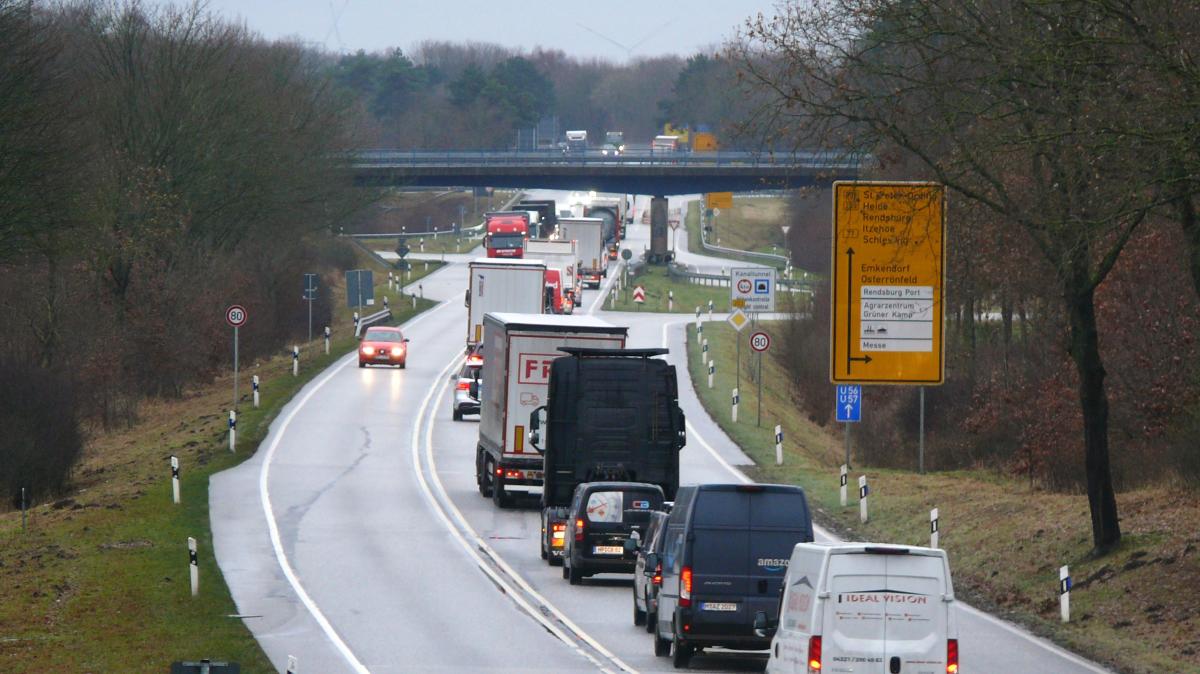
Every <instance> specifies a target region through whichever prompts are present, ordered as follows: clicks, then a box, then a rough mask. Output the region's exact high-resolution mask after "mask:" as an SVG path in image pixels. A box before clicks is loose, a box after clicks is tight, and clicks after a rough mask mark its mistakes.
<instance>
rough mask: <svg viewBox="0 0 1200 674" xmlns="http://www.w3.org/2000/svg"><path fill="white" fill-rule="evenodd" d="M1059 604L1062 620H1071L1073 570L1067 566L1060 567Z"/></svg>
mask: <svg viewBox="0 0 1200 674" xmlns="http://www.w3.org/2000/svg"><path fill="white" fill-rule="evenodd" d="M1058 606H1059V608H1061V609H1062V621H1063V622H1065V623H1066V622H1071V572H1070V570H1069V569H1068V568H1067V567H1066V566H1060V567H1059V568H1058Z"/></svg>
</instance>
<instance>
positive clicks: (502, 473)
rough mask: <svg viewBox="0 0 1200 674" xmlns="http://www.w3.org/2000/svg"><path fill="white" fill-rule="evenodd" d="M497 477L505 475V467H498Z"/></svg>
mask: <svg viewBox="0 0 1200 674" xmlns="http://www.w3.org/2000/svg"><path fill="white" fill-rule="evenodd" d="M496 477H504V469H503V468H497V469H496Z"/></svg>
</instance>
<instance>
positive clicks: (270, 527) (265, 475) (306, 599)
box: [258, 302, 450, 674]
mask: <svg viewBox="0 0 1200 674" xmlns="http://www.w3.org/2000/svg"><path fill="white" fill-rule="evenodd" d="M449 304H450V303H449V302H443V303H442V304H440V305H438V306H436V307H433V308H432V309H430V310H428V311H426V312H424V313H422V314H421V315H420V316H417V317H416V318H414V319H412V320H410V321H408V322H407V323H404V327H406V328H410V327H412V326H413V325H416V324H417V323H419V322H421V321H422V320H423V319H425V318H426V317H427V316H429V315H430V314H432V313H433V312H435V311H437V310H438V309H441V308H442V307H445V306H448V305H449ZM356 358H358V354H357V353H356V352H352V353H348V354H346V355H345V356H342V358H341V359H340V361H337V362H335V363H334V364H333V365H332V366H330V368H329V369H328V370H326V372H325V374H323V375H321V378H320V379H318V380H317V381H316V382H315V383H313V384H310V388H309V390H308V392H306V393H305V394H304V396H303V397H302V398H300V402H298V403H296V404H295V405H294V406H293V407H292V411H291V412H288V415H287V416H286V417H284V419H283V421H282V422H280V424H279V428H278V429H277V431H276V432H275V435H274V437H273V438H272V439H271V444H270V445H268V446H267V452H266V454H264V455H263V463H262V469H261V470H260V471H259V474H258V499H259V501H260V502H261V503H262V509H263V515H264V516H265V517H266V518H267V531H268V532H269V533H270V535H271V547H272V548H274V549H275V561H276V562H278V563H279V568H280V570H282V571H283V576H284V577H285V578H287V581H288V584H289V585H291V586H292V591H294V592H295V593H296V596H297V597H299V598H300V602H301V603H303V604H304V608H306V609H307V610H308V613H309V615H311V616H312V617H313V620H316V621H317V625H319V626H320V628H321V631H322V632H324V633H325V636H326V637H328V638H329V641H330V642H332V643H333V645H334V647H335V648H337V650H338V652H339V653H341V654H342V657H343V658H344V659H345V660H346V662H347V664H349V665H350V667H351V668H352V669H354V671H355V672H359V673H360V674H369V672H370V670H368V669H367V667H366V665H364V664H363V663H362V662H361V661H360V660H359V659H358V658H357V657H355V655H354V653H353V652H352V651H351V650H350V647H349V646H347V645H346V642H345V641H343V640H342V637H341V636H340V635H338V633H337V630H335V629H334V628H333V625H332V624H330V622H329V619H328V618H326V617H325V614H324V613H322V612H321V609H320V608H319V607H318V606H317V603H316V602H315V601H313V598H312V597H311V596H309V594H308V591H307V590H305V589H304V585H302V584H301V583H300V578H299V577H298V576H296V572H295V570H294V569H292V565H291V562H289V561H288V558H287V553H286V552H284V550H283V541H282V540H281V539H280V537H279V525H278V523H276V521H275V509H274V508H273V507H272V506H271V490H270V486H269V480H270V475H271V460H272V459H274V458H275V450H277V449H278V448H279V443H280V441H281V440H282V439H283V436H284V434H285V433H286V432H287V428H288V425H290V424H291V423H292V419H294V418H296V414H298V413H299V412H300V410H301V408H303V407H304V406H305V405H306V404H307V403H308V401H309V400H310V399H311V398H312V397H313V396H314V395H316V393H317V391H320V390H321V387H322V386H324V385H325V384H326V383H328V382H329V380H330V379H333V377H334V375H336V374H337V373H338V372H341V371H342V370H343V369H345V368H346V366H348V365H350V363H353V362H354V361H355V359H356Z"/></svg>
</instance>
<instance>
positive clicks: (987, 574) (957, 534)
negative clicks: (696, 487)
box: [688, 323, 1200, 672]
mask: <svg viewBox="0 0 1200 674" xmlns="http://www.w3.org/2000/svg"><path fill="white" fill-rule="evenodd" d="M762 327H763V328H764V329H765V330H767V331H768V332H771V331H772V328H771V324H769V323H764V324H762ZM750 332H751V330H750V329H748V328H747V329H744V330H743V331H742V332H741V335H740V336H741V337H742V339H747V338H748V335H749V333H750ZM735 334H736V333H735V332H734V330H733V328H732V327H731V326H729V325H727V324H725V323H715V324H714V323H706V324H705V325H704V337H705V338H707V339H708V340H709V349H710V354H711V357H712V358H714V359H715V360H716V362H717V374H716V376H715V378H714V379H715V381H714V388H713V389H711V390H710V389H708V388H707V386H706V384H707V370H706V369H704V366H703V365H702V362H701V361H702V359H701V357H700V352H699V349H698V348H697V347H696V343H695V328H694V326H689V327H688V335H689V336H688V355H689V357H688V367H689V371H690V372H691V375H692V378H693V381H695V382H697V384H698V386H697V389H696V390H697V392H698V393H699V394H700V399H701V402H702V403H703V404H704V407H705V409H706V410H707V411H708V412H709V414H711V415H712V416H713V418H714V419H716V421H717V422H718V423H719V424H720V425H721V427H722V428H723V429H724V430H725V431H726V432H727V433H728V434H729V436H730V437H731V438H732V439H733V440H734V442H736V443H737V444H738V445H740V446H741V447H742V449H743V450H744V451H745V452H746V453H747V454H748V455H749V456H750V457H751V458H752V459H754V461H755V463H756V464H757V465H756V466H755V467H753V468H751V469H749V470H748V471H747V472H748V473H749V474H750V475H751V476H752V477H754V478H755V479H757V480H759V481H762V482H779V483H785V484H798V485H801V486H803V487H804V488H805V490H806V492H807V493H808V496H809V499H810V501H811V504H812V506H813V509H814V512H815V513H816V517H817V519H818V520H820V521H822V523H824V524H825V525H827V526H829V527H831V528H833V529H834V530H835V531H838V532H840V533H841V534H842V535H844V536H846V537H847V538H850V539H852V540H871V541H882V542H895V543H907V544H914V545H928V544H929V510H930V508H932V507H938V508H939V509H940V529H941V546H942V547H943V548H945V549H946V550H947V551H948V553H949V555H950V559H951V568H952V570H953V573H954V577H955V586H956V588H957V589H958V591H959V593H960V595H962V596H963V597H964V598H966V599H968V600H970V601H972V602H976V603H978V604H979V605H981V606H982V607H987V608H990V609H992V610H993V611H996V612H998V613H1001V614H1003V615H1005V616H1006V617H1009V618H1011V619H1014V620H1016V621H1018V622H1020V623H1022V624H1024V625H1026V626H1027V627H1029V628H1030V629H1032V630H1033V631H1035V632H1037V633H1039V634H1042V635H1044V636H1047V637H1049V638H1052V639H1053V640H1055V641H1057V642H1059V643H1061V644H1063V645H1065V646H1067V647H1069V648H1071V649H1072V650H1075V651H1077V652H1081V653H1083V654H1085V655H1087V656H1089V657H1092V658H1094V659H1097V660H1099V661H1101V662H1107V663H1110V664H1114V665H1115V666H1116V667H1117V668H1118V669H1120V670H1121V671H1129V672H1157V671H1173V672H1178V671H1200V637H1198V636H1197V635H1200V611H1197V610H1196V608H1195V602H1194V601H1193V600H1191V599H1186V600H1183V602H1181V601H1180V599H1181V598H1183V597H1192V598H1194V597H1195V596H1196V595H1195V588H1196V587H1197V586H1200V534H1198V533H1197V522H1200V504H1198V503H1196V500H1195V499H1190V500H1188V499H1181V498H1180V497H1178V496H1177V495H1172V494H1170V493H1167V492H1165V491H1163V490H1153V489H1148V490H1142V491H1137V492H1130V493H1123V494H1120V495H1119V496H1118V501H1119V504H1120V508H1121V513H1122V528H1123V530H1124V532H1125V534H1126V535H1125V538H1124V540H1123V542H1122V545H1121V547H1120V549H1118V550H1117V551H1116V552H1114V553H1111V554H1109V555H1107V556H1105V557H1102V558H1098V559H1097V558H1093V557H1092V556H1091V555H1090V547H1091V536H1090V527H1089V520H1088V511H1087V500H1086V498H1085V497H1084V496H1082V495H1075V494H1054V493H1046V492H1041V491H1036V490H1031V489H1030V488H1029V487H1028V485H1027V483H1025V482H1024V481H1022V480H1020V479H1013V478H1010V477H1009V476H1007V475H1004V474H1000V473H995V472H990V471H983V470H974V471H958V472H946V473H932V474H927V475H917V474H916V473H914V472H908V471H900V470H892V469H881V468H876V467H863V466H857V465H856V466H854V469H853V470H852V471H851V473H850V496H849V503H848V505H847V506H846V507H842V506H841V504H840V502H839V494H838V466H840V464H841V463H842V456H843V445H842V438H841V436H840V434H834V433H830V432H828V431H827V429H823V428H820V427H818V426H816V425H815V424H813V423H811V422H810V421H809V420H808V419H807V418H805V417H804V415H803V413H802V412H801V411H800V410H799V409H798V408H797V407H796V405H795V404H794V403H793V402H792V400H791V397H790V395H789V392H788V390H787V385H786V383H785V382H787V381H788V377H787V375H786V372H784V370H783V369H782V367H780V366H779V365H778V364H777V363H776V362H775V361H774V359H772V358H770V357H767V358H764V360H763V381H764V390H763V418H762V426H761V428H760V427H757V426H756V425H755V410H756V405H757V402H758V401H757V390H756V388H757V387H756V386H755V384H754V383H753V382H752V381H750V380H749V377H748V372H747V371H748V369H749V367H750V365H751V356H750V355H749V352H750V349H749V348H748V346H747V345H745V344H743V348H742V354H743V359H744V364H743V368H742V379H741V384H740V387H739V388H740V391H739V393H740V399H741V405H740V408H739V419H738V423H737V424H733V423H732V420H731V410H730V392H731V389H732V388H733V387H734V385H735V384H734V378H735V368H734V367H733V363H734V362H735V360H736V358H735V351H736V343H735V342H734V335H735ZM773 348H779V345H778V340H777V341H776V346H775V347H773ZM775 424H780V425H782V426H783V430H784V435H785V443H784V445H785V456H784V462H783V465H782V466H776V465H775V447H774V437H773V434H774V426H775ZM914 445H915V442H914ZM914 451H915V450H914ZM863 474H865V475H867V476H868V480H869V485H870V488H871V498H870V521H869V522H868V523H867V524H862V523H860V522H859V517H858V500H857V479H858V476H859V475H863ZM1062 564H1069V565H1070V567H1071V573H1072V576H1073V577H1074V578H1075V584H1076V589H1075V591H1073V592H1072V598H1071V602H1072V616H1073V621H1072V622H1071V623H1070V624H1068V625H1063V624H1061V623H1060V622H1059V621H1058V599H1057V595H1056V593H1055V588H1056V583H1057V580H1058V575H1057V574H1058V567H1059V566H1060V565H1062ZM1092 576H1097V577H1099V578H1102V579H1100V580H1094V581H1092V582H1087V579H1088V578H1089V577H1092Z"/></svg>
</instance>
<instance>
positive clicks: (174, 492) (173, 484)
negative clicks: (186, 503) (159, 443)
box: [171, 456, 179, 503]
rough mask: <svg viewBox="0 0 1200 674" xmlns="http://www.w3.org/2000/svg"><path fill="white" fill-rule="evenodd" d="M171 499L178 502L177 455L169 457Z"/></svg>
mask: <svg viewBox="0 0 1200 674" xmlns="http://www.w3.org/2000/svg"><path fill="white" fill-rule="evenodd" d="M171 499H172V500H173V501H175V503H179V457H178V456H172V457H171Z"/></svg>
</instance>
